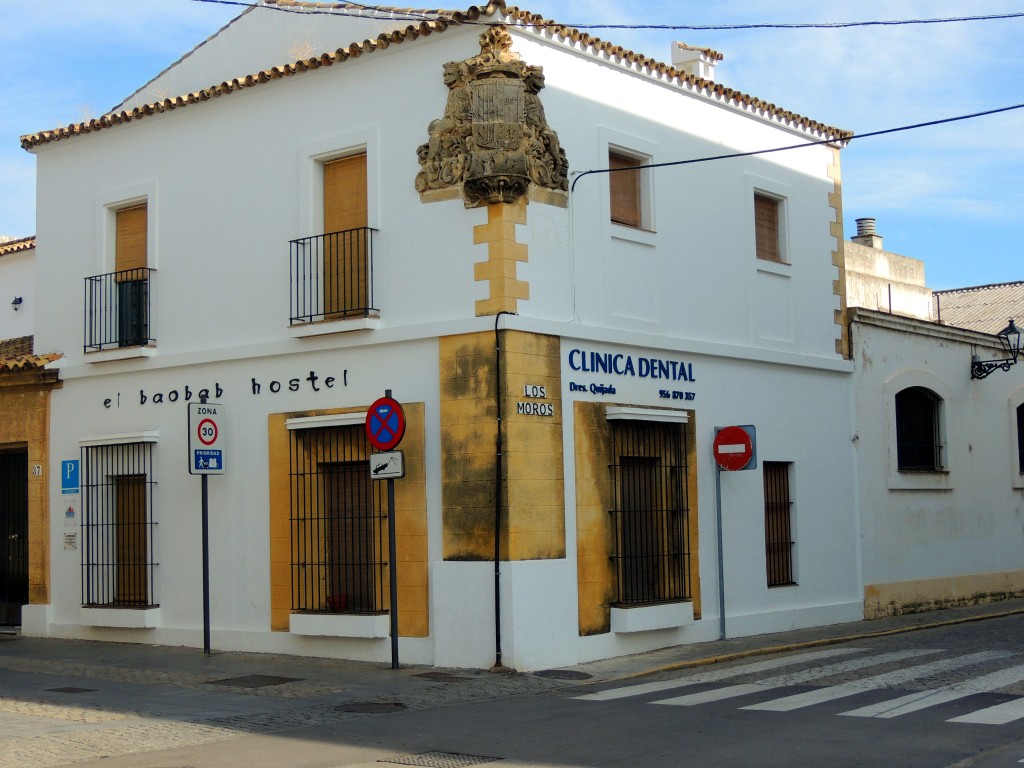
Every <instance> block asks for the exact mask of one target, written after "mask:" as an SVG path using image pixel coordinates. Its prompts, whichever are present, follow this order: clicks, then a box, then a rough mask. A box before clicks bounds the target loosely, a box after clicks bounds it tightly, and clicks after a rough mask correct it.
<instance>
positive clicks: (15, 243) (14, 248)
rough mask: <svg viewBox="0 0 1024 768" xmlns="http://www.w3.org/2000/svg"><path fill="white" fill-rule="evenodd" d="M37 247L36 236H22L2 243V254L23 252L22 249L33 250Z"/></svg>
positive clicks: (0, 253)
mask: <svg viewBox="0 0 1024 768" xmlns="http://www.w3.org/2000/svg"><path fill="white" fill-rule="evenodd" d="M35 247H36V236H35V235H29V236H28V237H21V238H18V239H17V240H7V241H5V242H2V243H0V256H6V255H7V254H9V253H21V252H22V251H31V250H32V249H33V248H35Z"/></svg>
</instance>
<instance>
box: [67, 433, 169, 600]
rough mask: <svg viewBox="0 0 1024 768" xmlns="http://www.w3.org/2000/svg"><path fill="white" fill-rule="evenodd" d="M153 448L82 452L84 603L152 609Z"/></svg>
mask: <svg viewBox="0 0 1024 768" xmlns="http://www.w3.org/2000/svg"><path fill="white" fill-rule="evenodd" d="M151 454H152V444H151V443H144V442H140V443H126V444H117V445H98V446H87V447H83V448H82V454H81V485H82V544H81V546H82V604H83V605H85V606H92V607H113V608H145V607H150V606H155V605H156V604H157V601H156V596H155V595H156V591H155V583H154V576H155V572H156V565H157V564H156V561H155V558H154V551H155V546H154V532H155V530H156V524H155V522H154V517H153V489H154V487H155V486H156V483H155V481H154V480H153V474H152V461H151Z"/></svg>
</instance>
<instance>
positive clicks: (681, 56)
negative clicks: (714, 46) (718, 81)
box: [672, 41, 725, 80]
mask: <svg viewBox="0 0 1024 768" xmlns="http://www.w3.org/2000/svg"><path fill="white" fill-rule="evenodd" d="M723 58H725V57H724V56H722V54H720V53H719V52H718V51H713V50H711V49H710V48H694V47H693V46H692V45H687V44H686V43H680V42H678V41H677V42H674V43H672V66H673V67H675V68H676V69H678V70H680V71H682V72H686V73H687V74H688V75H694V76H696V77H701V78H704V79H705V80H714V79H715V65H717V64H718V62H720V61H721V60H722V59H723Z"/></svg>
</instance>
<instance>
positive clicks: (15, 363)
mask: <svg viewBox="0 0 1024 768" xmlns="http://www.w3.org/2000/svg"><path fill="white" fill-rule="evenodd" d="M62 357H64V355H62V354H60V353H59V352H51V353H50V354H47V355H18V356H17V357H6V358H4V357H0V373H2V372H4V371H29V370H36V369H39V368H45V367H46V366H47V365H49V364H50V363H53V362H56V361H57V360H60V359H61V358H62Z"/></svg>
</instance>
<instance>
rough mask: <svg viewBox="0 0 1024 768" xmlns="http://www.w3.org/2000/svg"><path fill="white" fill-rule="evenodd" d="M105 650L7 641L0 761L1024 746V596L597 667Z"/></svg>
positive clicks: (505, 758) (185, 767)
mask: <svg viewBox="0 0 1024 768" xmlns="http://www.w3.org/2000/svg"><path fill="white" fill-rule="evenodd" d="M110 650H116V649H110ZM200 663H205V662H200ZM213 663H216V661H214V662H213ZM297 668H298V667H294V669H297ZM104 669H106V670H108V671H106V672H103V671H100V670H104ZM109 669H110V668H107V667H102V666H100V665H90V664H79V665H77V666H75V665H72V664H68V663H67V662H66V660H65V661H54V660H52V659H51V660H49V661H47V660H45V659H40V658H29V657H28V656H22V657H17V656H13V657H10V658H8V657H6V656H4V655H3V654H2V653H0V768H26V767H31V768H44V766H51V765H70V764H74V765H77V766H82V767H83V768H99V766H103V768H128V767H129V766H130V767H131V768H270V767H271V766H273V767H274V768H341V767H342V766H346V768H354V767H355V766H359V768H366V767H368V766H376V768H387V767H388V766H389V765H425V766H441V768H447V767H448V766H456V767H460V766H474V765H489V764H495V765H500V766H505V768H522V767H526V766H531V767H533V768H537V767H540V766H544V767H545V768H548V767H550V766H560V767H562V768H605V767H608V768H611V767H612V766H615V767H619V766H623V767H629V768H641V767H642V768H661V767H663V766H664V767H665V768H669V767H671V768H686V767H688V766H694V767H696V766H700V768H715V767H718V766H721V767H723V768H724V767H725V766H729V767H730V768H744V767H746V766H750V767H751V768H753V767H754V766H756V767H757V768H765V767H766V766H768V767H770V766H827V767H828V768H842V767H844V766H886V767H889V766H906V767H908V768H917V767H918V766H920V767H921V768H953V767H954V766H955V767H956V768H961V767H964V768H966V766H977V767H978V768H993V767H994V766H1002V767H1004V768H1006V767H1008V766H1018V765H1020V764H1022V763H1024V615H1011V616H1005V617H1003V618H996V619H989V620H985V621H978V622H971V623H964V624H958V625H953V626H945V627H938V628H933V629H926V630H921V631H915V632H910V633H906V634H896V635H892V636H885V637H875V638H861V639H857V640H854V641H849V642H843V643H838V644H834V645H833V644H829V645H824V646H821V647H813V646H812V647H805V648H801V649H799V650H796V651H792V652H786V653H771V654H766V655H756V656H751V657H749V658H743V659H739V660H736V661H731V662H725V663H717V664H713V665H704V666H696V667H693V668H688V669H681V670H677V671H664V672H661V673H657V674H653V675H645V676H642V677H638V678H632V679H626V678H622V679H605V680H602V681H600V682H594V681H571V680H564V679H562V680H560V679H557V678H550V677H543V676H538V675H508V676H495V675H487V674H486V673H471V672H443V673H440V674H438V673H436V672H435V673H429V672H426V671H424V670H410V671H409V672H408V673H406V674H405V676H404V677H396V676H394V675H392V674H390V673H388V672H385V671H383V670H380V669H364V670H363V671H362V672H360V673H359V675H356V676H353V674H354V673H352V672H351V671H349V672H346V673H345V675H342V676H341V677H339V678H338V679H337V680H336V681H332V679H331V677H330V675H329V673H328V672H327V671H326V670H328V669H329V668H328V667H326V666H325V667H323V671H322V673H320V674H318V673H317V672H316V670H314V669H312V668H310V667H307V668H305V669H304V671H301V674H303V675H307V676H308V677H306V678H305V679H303V680H299V679H298V678H295V680H294V681H293V682H290V683H289V682H286V683H283V684H277V685H276V686H267V687H266V688H264V689H259V688H257V687H252V688H250V689H246V690H243V689H242V688H237V687H236V688H232V684H231V683H229V684H226V685H225V684H224V681H212V680H211V678H210V671H202V670H200V671H198V672H195V673H194V674H195V676H194V677H192V678H187V677H182V675H183V671H182V670H181V669H180V668H176V667H175V668H172V667H169V668H168V671H167V673H166V679H161V678H159V676H158V673H157V672H154V671H153V670H149V671H148V672H147V673H146V674H145V675H143V674H141V673H139V672H138V671H137V670H134V671H133V670H130V669H128V668H124V669H122V670H121V672H123V673H124V674H123V678H122V679H116V678H117V677H118V675H117V674H114V673H113V672H110V671H109ZM284 669H285V667H281V668H277V667H274V666H273V665H271V664H269V663H267V664H265V670H266V672H267V673H271V672H281V671H283V670H284ZM211 671H212V668H211ZM161 674H162V673H161ZM218 674H224V670H222V669H220V668H218ZM296 674H299V673H298V672H296ZM154 675H157V676H156V677H154ZM314 678H315V679H314ZM250 682H251V681H250ZM235 684H236V685H237V681H236V683H235ZM303 686H305V687H303ZM61 689H64V691H65V692H62V691H61ZM76 689H77V692H75V690H76ZM261 690H262V694H261V693H260V691H261ZM61 697H64V698H61ZM89 697H93V698H89ZM61 702H64V703H61ZM133 744H134V745H135V749H133V748H132V745H133ZM33 750H34V751H33Z"/></svg>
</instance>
